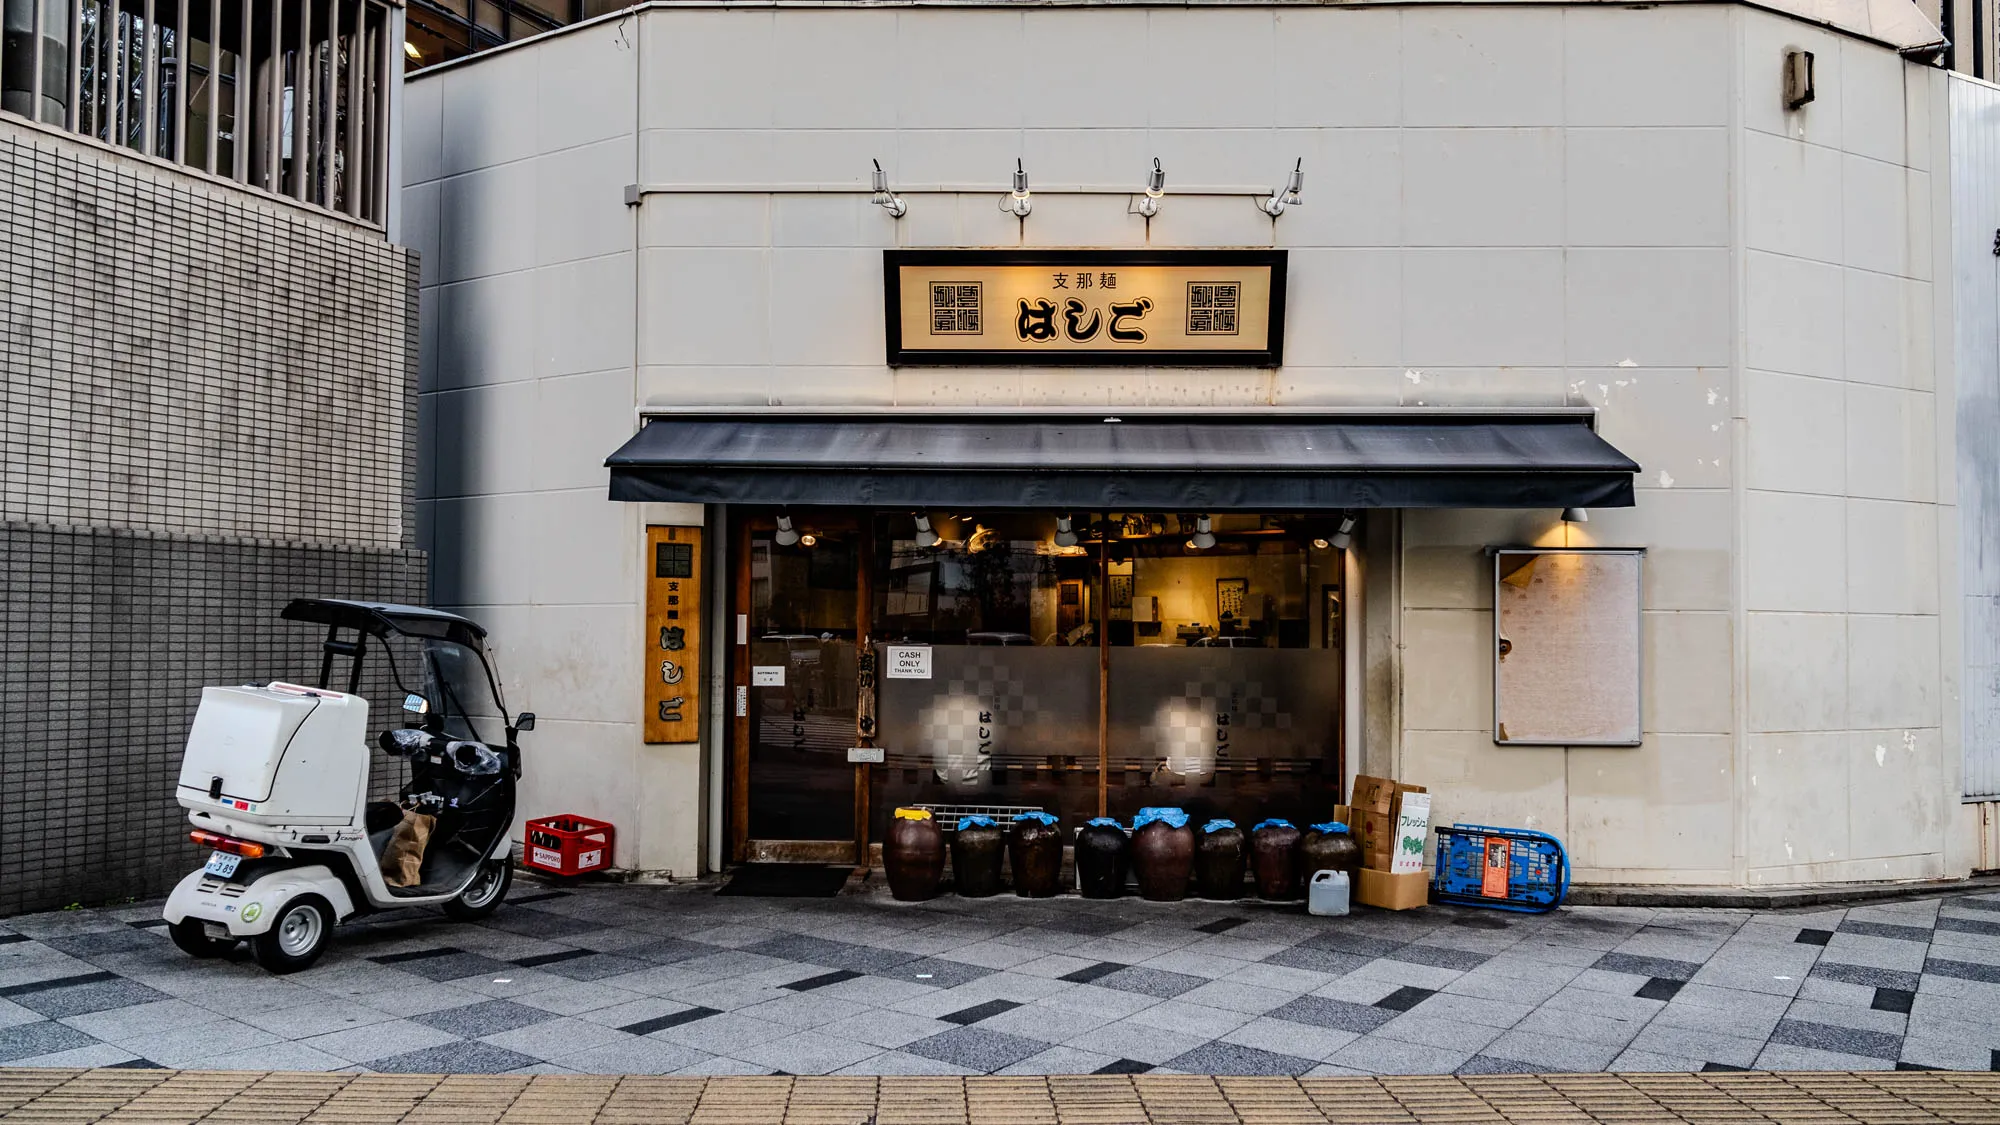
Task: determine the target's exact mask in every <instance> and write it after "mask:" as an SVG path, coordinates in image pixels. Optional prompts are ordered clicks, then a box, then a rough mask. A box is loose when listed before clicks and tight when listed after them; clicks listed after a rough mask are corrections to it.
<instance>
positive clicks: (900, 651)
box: [882, 645, 931, 680]
mask: <svg viewBox="0 0 2000 1125" xmlns="http://www.w3.org/2000/svg"><path fill="white" fill-rule="evenodd" d="M882 656H883V661H882V675H883V676H884V677H886V678H888V679H891V680H928V679H930V678H931V649H930V646H929V645H885V646H883V649H882Z"/></svg>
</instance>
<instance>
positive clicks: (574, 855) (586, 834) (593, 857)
mask: <svg viewBox="0 0 2000 1125" xmlns="http://www.w3.org/2000/svg"><path fill="white" fill-rule="evenodd" d="M616 832H617V829H615V828H613V827H612V826H611V824H610V822H608V821H603V820H592V819H590V818H589V817H587V816H577V815H576V814H574V813H565V814H563V815H562V816H545V817H543V818H541V819H540V820H531V821H529V822H528V852H527V854H526V855H524V856H522V857H521V864H522V866H524V867H532V868H534V869H535V870H537V871H546V872H548V873H549V874H551V875H584V874H588V873H589V872H592V871H597V870H600V869H602V868H606V867H609V866H611V844H612V841H613V840H615V839H616V838H617V837H616Z"/></svg>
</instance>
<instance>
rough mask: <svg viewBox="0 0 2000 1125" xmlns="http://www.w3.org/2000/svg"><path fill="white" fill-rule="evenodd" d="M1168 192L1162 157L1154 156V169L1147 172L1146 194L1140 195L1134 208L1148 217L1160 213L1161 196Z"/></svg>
mask: <svg viewBox="0 0 2000 1125" xmlns="http://www.w3.org/2000/svg"><path fill="white" fill-rule="evenodd" d="M1166 194H1167V173H1166V171H1165V169H1163V168H1161V167H1160V158H1159V157H1157V156H1155V157H1154V158H1153V170H1152V171H1151V172H1148V173H1146V194H1144V195H1142V196H1140V197H1139V198H1138V200H1137V201H1136V202H1135V203H1134V205H1133V208H1132V209H1133V210H1135V211H1137V212H1139V213H1140V214H1141V215H1144V216H1146V217H1147V218H1149V219H1150V218H1152V217H1153V216H1155V215H1157V214H1159V213H1160V197H1161V196H1164V195H1166Z"/></svg>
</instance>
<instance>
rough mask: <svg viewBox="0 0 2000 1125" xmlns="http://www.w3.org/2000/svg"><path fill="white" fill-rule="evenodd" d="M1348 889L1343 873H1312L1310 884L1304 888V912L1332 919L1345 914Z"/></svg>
mask: <svg viewBox="0 0 2000 1125" xmlns="http://www.w3.org/2000/svg"><path fill="white" fill-rule="evenodd" d="M1350 889H1351V888H1349V887H1348V885H1347V872H1345V871H1315V872H1313V877H1312V883H1311V884H1310V885H1308V886H1307V888H1306V912H1307V913H1308V914H1318V915H1321V916H1323V917H1332V918H1337V917H1339V916H1341V915H1343V914H1345V913H1347V896H1348V892H1349V890H1350Z"/></svg>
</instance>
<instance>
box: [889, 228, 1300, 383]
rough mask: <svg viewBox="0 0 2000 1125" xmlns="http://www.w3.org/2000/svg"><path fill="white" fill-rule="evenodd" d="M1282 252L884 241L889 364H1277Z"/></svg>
mask: <svg viewBox="0 0 2000 1125" xmlns="http://www.w3.org/2000/svg"><path fill="white" fill-rule="evenodd" d="M1285 262H1286V257H1285V251H1283V250H1269V249H1262V250H885V251H883V259H882V274H883V285H884V297H883V310H884V315H885V317H886V327H887V330H888V331H887V338H888V350H889V355H888V359H889V364H890V366H892V367H900V366H916V365H932V366H959V365H966V364H983V365H994V364H1006V365H1019V366H1023V367H1056V366H1069V367H1089V366H1121V365H1122V366H1149V367H1277V366H1278V365H1279V364H1280V363H1282V362H1283V358H1284V342H1285Z"/></svg>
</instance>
